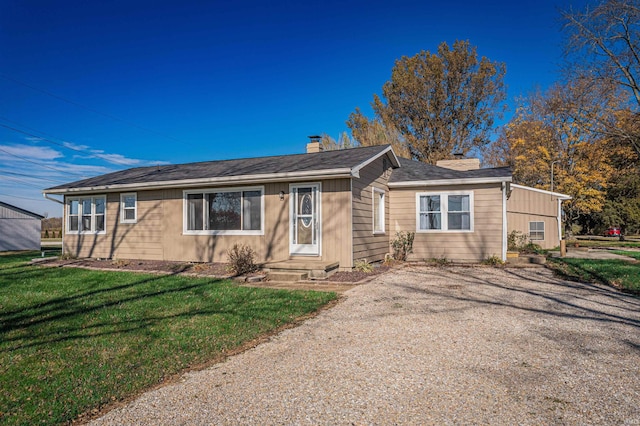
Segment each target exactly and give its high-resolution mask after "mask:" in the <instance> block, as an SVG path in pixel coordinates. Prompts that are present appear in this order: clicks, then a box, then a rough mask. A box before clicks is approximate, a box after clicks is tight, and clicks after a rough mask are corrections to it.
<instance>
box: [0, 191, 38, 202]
mask: <svg viewBox="0 0 640 426" xmlns="http://www.w3.org/2000/svg"><path fill="white" fill-rule="evenodd" d="M0 195H4V196H5V197H12V198H20V199H22V200H33V201H42V200H46V198H33V197H20V196H19V195H11V194H6V193H4V192H0Z"/></svg>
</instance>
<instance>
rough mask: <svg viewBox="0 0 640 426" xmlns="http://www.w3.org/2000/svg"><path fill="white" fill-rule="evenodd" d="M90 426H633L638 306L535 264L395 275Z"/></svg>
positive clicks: (639, 410) (638, 412)
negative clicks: (214, 425) (479, 425)
mask: <svg viewBox="0 0 640 426" xmlns="http://www.w3.org/2000/svg"><path fill="white" fill-rule="evenodd" d="M345 295H346V298H345V300H344V301H342V302H341V303H339V304H338V305H336V306H335V307H334V308H332V309H330V310H327V311H324V312H322V313H321V314H320V315H318V316H317V317H315V318H312V319H310V320H308V321H306V322H305V323H303V324H302V325H300V326H299V327H297V328H294V329H288V330H285V331H283V332H282V333H280V334H278V335H277V336H275V337H273V338H272V339H270V340H269V341H268V342H266V343H263V344H261V345H259V346H257V347H255V348H253V349H250V350H248V351H246V352H244V353H242V354H239V355H236V356H233V357H230V358H229V359H228V360H227V361H225V362H223V363H220V364H217V365H215V366H213V367H211V368H209V369H206V370H203V371H198V372H190V373H187V374H185V375H184V376H183V378H182V379H181V381H180V382H179V383H174V384H171V385H167V386H165V387H162V388H159V389H156V390H153V391H150V392H148V393H145V394H143V395H141V396H140V397H139V398H138V399H136V400H135V401H133V402H131V403H129V404H127V405H125V406H123V407H120V408H117V409H114V410H112V411H111V412H109V413H107V414H106V415H105V416H103V417H102V418H99V419H96V420H94V421H93V422H92V424H94V425H122V424H139V425H181V424H185V425H186V424H188V425H210V424H216V425H254V424H260V425H343V424H353V425H394V424H437V425H453V424H505V425H513V424H521V425H540V424H559V425H585V424H594V425H596V424H597V425H602V424H629V425H639V424H640V406H639V404H638V401H639V400H640V299H639V298H637V297H633V296H629V295H626V294H623V293H619V292H617V291H615V290H613V289H611V288H608V287H605V286H599V285H592V284H581V283H574V282H568V281H563V280H561V279H559V278H557V277H555V276H554V275H553V274H552V272H551V271H549V270H547V269H537V268H536V269H533V268H532V269H494V268H486V267H475V268H470V267H446V268H437V267H413V266H412V267H407V268H404V269H394V270H393V271H392V272H390V273H387V274H385V275H381V276H379V277H378V278H376V279H374V280H373V281H371V282H369V283H367V284H364V285H361V286H358V287H355V288H353V289H351V290H349V291H347V292H346V293H345Z"/></svg>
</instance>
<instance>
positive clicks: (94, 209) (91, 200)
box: [67, 195, 107, 233]
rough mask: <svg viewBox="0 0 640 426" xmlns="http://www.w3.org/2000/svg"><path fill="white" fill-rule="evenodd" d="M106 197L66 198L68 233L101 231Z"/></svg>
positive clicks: (104, 220)
mask: <svg viewBox="0 0 640 426" xmlns="http://www.w3.org/2000/svg"><path fill="white" fill-rule="evenodd" d="M106 204H107V199H106V197H105V196H104V195H101V196H95V197H79V198H69V199H67V212H68V213H67V217H68V222H67V232H68V233H103V232H104V231H105V223H106V219H105V218H106Z"/></svg>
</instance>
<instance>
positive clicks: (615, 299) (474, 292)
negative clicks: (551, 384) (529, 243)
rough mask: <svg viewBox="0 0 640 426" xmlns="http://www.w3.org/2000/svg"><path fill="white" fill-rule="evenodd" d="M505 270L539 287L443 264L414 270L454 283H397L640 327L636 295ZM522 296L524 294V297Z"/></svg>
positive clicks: (545, 312)
mask: <svg viewBox="0 0 640 426" xmlns="http://www.w3.org/2000/svg"><path fill="white" fill-rule="evenodd" d="M412 272H413V271H412ZM504 272H505V273H506V274H508V275H511V276H512V277H514V278H517V279H519V280H526V281H529V282H536V284H537V285H539V288H535V287H533V286H527V287H521V286H508V285H505V284H502V283H501V282H500V278H499V277H500V274H498V275H495V278H490V277H487V276H486V274H484V273H480V274H476V273H474V270H473V269H472V268H468V269H467V268H465V270H463V271H461V270H456V269H453V268H443V269H442V270H441V272H434V271H433V270H429V271H428V272H424V273H422V272H417V271H415V273H416V274H418V275H420V276H423V277H424V276H425V275H427V276H430V277H437V276H438V275H439V276H441V277H443V278H446V279H451V278H452V277H453V278H454V279H455V280H456V285H454V286H442V285H426V286H425V285H414V284H410V283H406V282H405V283H397V284H396V285H398V286H400V287H402V288H404V289H406V290H409V291H411V292H416V293H422V294H426V295H429V296H436V297H440V298H443V299H445V300H456V301H461V302H469V303H470V304H471V305H470V306H469V308H471V307H473V306H474V305H486V306H496V307H506V308H510V309H516V310H519V311H525V312H532V313H537V314H543V315H550V316H553V317H560V318H569V319H578V320H588V321H596V322H601V323H615V324H620V325H625V326H631V327H634V328H640V316H639V315H638V312H640V299H639V298H637V297H634V296H631V295H628V294H624V293H620V292H616V291H614V290H613V289H608V288H606V287H603V286H599V285H597V284H589V283H577V282H568V281H564V280H562V279H558V278H549V277H544V278H540V279H536V278H535V276H532V275H530V274H523V273H520V272H517V271H516V270H511V269H505V270H504ZM483 286H489V287H491V288H493V289H500V290H501V291H500V293H496V292H495V291H493V290H492V291H487V292H485V291H483ZM567 288H571V289H572V291H570V292H568V291H567ZM594 295H597V296H598V297H597V298H596V299H594V297H592V296H594ZM519 296H524V298H521V297H519ZM579 302H582V304H580V303H579ZM543 306H544V307H543ZM451 308H453V309H466V307H462V308H454V307H453V306H451ZM634 345H635V344H634Z"/></svg>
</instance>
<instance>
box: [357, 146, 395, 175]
mask: <svg viewBox="0 0 640 426" xmlns="http://www.w3.org/2000/svg"><path fill="white" fill-rule="evenodd" d="M389 152H390V153H391V162H392V163H393V165H394V166H395V167H400V161H399V160H398V157H397V156H396V153H395V152H393V149H392V148H391V146H388V147H386V148H385V149H384V150H382V151H380V152H379V153H378V154H376V155H374V156H372V157H369V158H367V160H365V161H363V162H362V163H360V164H358V165H357V166H355V167H354V168H353V170H352V172H351V174H352V175H353V177H360V170H362V168H364V167H365V166H367V165H369V164H371V163H372V162H374V161H375V160H377V159H378V158H380V157H382V156H383V155H385V154H387V153H389Z"/></svg>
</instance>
